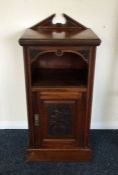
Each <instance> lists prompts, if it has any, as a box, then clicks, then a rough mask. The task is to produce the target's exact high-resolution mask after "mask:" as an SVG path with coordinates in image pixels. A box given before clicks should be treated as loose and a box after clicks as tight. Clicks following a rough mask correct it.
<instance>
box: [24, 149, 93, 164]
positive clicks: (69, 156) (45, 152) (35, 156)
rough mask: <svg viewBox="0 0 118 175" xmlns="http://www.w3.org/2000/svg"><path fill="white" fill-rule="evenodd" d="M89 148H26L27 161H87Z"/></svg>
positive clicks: (89, 154) (89, 155)
mask: <svg viewBox="0 0 118 175" xmlns="http://www.w3.org/2000/svg"><path fill="white" fill-rule="evenodd" d="M90 159H91V149H90V148H88V147H87V148H76V149H28V150H27V160H28V161H89V160H90Z"/></svg>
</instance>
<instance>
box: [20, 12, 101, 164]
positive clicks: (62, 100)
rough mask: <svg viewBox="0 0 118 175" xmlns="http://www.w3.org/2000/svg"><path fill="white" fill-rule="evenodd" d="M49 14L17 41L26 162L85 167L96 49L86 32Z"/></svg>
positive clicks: (94, 40)
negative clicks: (21, 65) (21, 59)
mask: <svg viewBox="0 0 118 175" xmlns="http://www.w3.org/2000/svg"><path fill="white" fill-rule="evenodd" d="M54 16H55V14H53V15H51V16H50V17H48V18H46V19H45V20H43V21H41V22H40V23H37V24H36V25H34V26H32V27H31V28H29V29H27V30H26V32H25V33H24V35H23V36H22V37H21V38H20V39H19V43H20V45H22V46H23V50H24V68H25V81H26V97H27V110H28V124H29V147H28V150H27V159H28V160H31V161H35V160H41V161H42V160H46V161H47V160H48V161H50V160H53V161H63V160H66V161H88V160H90V158H91V149H90V146H89V128H90V119H91V106H92V92H93V80H94V69H95V54H96V46H98V45H99V44H100V42H101V41H100V39H99V38H98V37H97V36H96V34H95V33H94V32H93V31H92V30H91V29H89V28H87V27H85V26H84V25H82V24H80V23H79V22H77V21H75V20H74V19H72V18H71V17H69V16H68V15H66V14H63V16H64V18H65V20H66V23H65V24H60V23H57V24H53V23H52V20H53V18H54Z"/></svg>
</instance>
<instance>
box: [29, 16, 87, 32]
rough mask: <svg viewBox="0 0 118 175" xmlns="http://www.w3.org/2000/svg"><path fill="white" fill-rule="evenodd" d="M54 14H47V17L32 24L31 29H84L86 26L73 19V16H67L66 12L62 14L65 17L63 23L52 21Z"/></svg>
mask: <svg viewBox="0 0 118 175" xmlns="http://www.w3.org/2000/svg"><path fill="white" fill-rule="evenodd" d="M55 15H56V14H53V15H51V16H49V17H48V18H46V19H44V20H43V21H41V22H39V23H37V24H35V25H34V26H32V27H31V29H33V30H37V31H38V30H40V29H44V30H45V29H52V30H53V29H62V28H64V29H67V30H68V29H76V30H80V31H81V30H85V29H87V27H85V26H84V25H82V24H80V23H79V22H77V21H75V20H74V19H73V18H71V17H69V16H68V15H66V14H62V15H63V17H64V18H65V21H66V22H65V23H64V24H62V23H56V24H54V23H53V19H54V17H55Z"/></svg>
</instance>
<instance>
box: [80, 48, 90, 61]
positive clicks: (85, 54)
mask: <svg viewBox="0 0 118 175" xmlns="http://www.w3.org/2000/svg"><path fill="white" fill-rule="evenodd" d="M79 52H80V53H81V54H82V55H83V56H84V58H85V59H86V60H88V58H89V50H88V49H84V50H80V51H79Z"/></svg>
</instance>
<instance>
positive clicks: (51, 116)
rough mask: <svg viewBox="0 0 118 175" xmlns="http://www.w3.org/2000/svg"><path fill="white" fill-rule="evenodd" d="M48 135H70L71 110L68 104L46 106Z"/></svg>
mask: <svg viewBox="0 0 118 175" xmlns="http://www.w3.org/2000/svg"><path fill="white" fill-rule="evenodd" d="M47 112H48V134H49V135H51V136H63V135H69V134H71V128H72V127H71V124H72V122H71V119H72V109H71V108H70V105H68V104H50V105H48V111H47Z"/></svg>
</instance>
